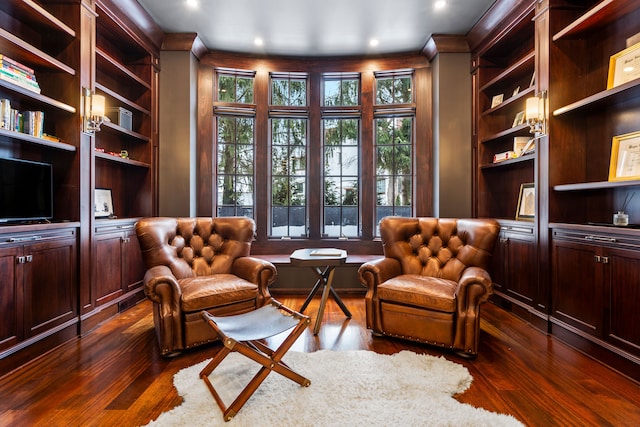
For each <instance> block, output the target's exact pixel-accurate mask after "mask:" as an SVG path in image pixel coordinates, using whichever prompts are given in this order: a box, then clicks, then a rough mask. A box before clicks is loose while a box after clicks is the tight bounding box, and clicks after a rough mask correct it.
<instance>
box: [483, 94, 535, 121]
mask: <svg viewBox="0 0 640 427" xmlns="http://www.w3.org/2000/svg"><path fill="white" fill-rule="evenodd" d="M534 91H535V88H534V87H528V88H526V89H525V90H523V91H522V92H519V93H518V94H517V95H515V96H512V97H511V98H507V99H506V100H504V101H503V102H502V103H501V104H500V105H497V106H495V107H493V108H490V109H488V110H486V111H483V112H482V115H483V116H485V115H487V114H493V113H495V112H496V111H500V110H501V109H503V108H505V107H508V106H509V105H511V104H513V103H514V102H516V101H519V100H521V99H523V98H524V97H526V96H527V95H529V94H533V93H534ZM522 111H524V105H523V106H522Z"/></svg>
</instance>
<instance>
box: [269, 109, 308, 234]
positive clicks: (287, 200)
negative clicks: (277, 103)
mask: <svg viewBox="0 0 640 427" xmlns="http://www.w3.org/2000/svg"><path fill="white" fill-rule="evenodd" d="M306 167H307V121H306V119H272V120H271V216H272V220H271V229H270V231H269V234H270V236H272V237H283V236H291V237H300V236H306V233H307V209H306V206H307V189H306V185H307V181H306V180H307V170H306Z"/></svg>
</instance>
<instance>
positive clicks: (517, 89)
mask: <svg viewBox="0 0 640 427" xmlns="http://www.w3.org/2000/svg"><path fill="white" fill-rule="evenodd" d="M519 93H520V86H518V87H516V88H515V89H514V90H513V94H512V95H511V96H516V95H517V94H519Z"/></svg>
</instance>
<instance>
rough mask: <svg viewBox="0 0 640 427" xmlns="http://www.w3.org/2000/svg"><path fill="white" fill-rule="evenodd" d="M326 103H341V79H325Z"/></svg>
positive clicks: (328, 104) (327, 104) (326, 104)
mask: <svg viewBox="0 0 640 427" xmlns="http://www.w3.org/2000/svg"><path fill="white" fill-rule="evenodd" d="M324 105H325V106H332V105H340V81H339V80H325V81H324Z"/></svg>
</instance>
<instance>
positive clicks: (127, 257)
mask: <svg viewBox="0 0 640 427" xmlns="http://www.w3.org/2000/svg"><path fill="white" fill-rule="evenodd" d="M125 242H126V245H125V250H124V258H123V260H122V264H123V266H122V272H123V274H124V277H123V278H122V285H123V290H124V291H125V292H129V291H132V290H134V289H136V288H139V287H140V286H142V278H143V277H144V273H145V272H146V268H145V266H144V262H143V261H142V251H141V250H140V243H139V242H138V236H137V235H136V232H135V231H134V230H131V231H129V232H127V233H126V234H125Z"/></svg>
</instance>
